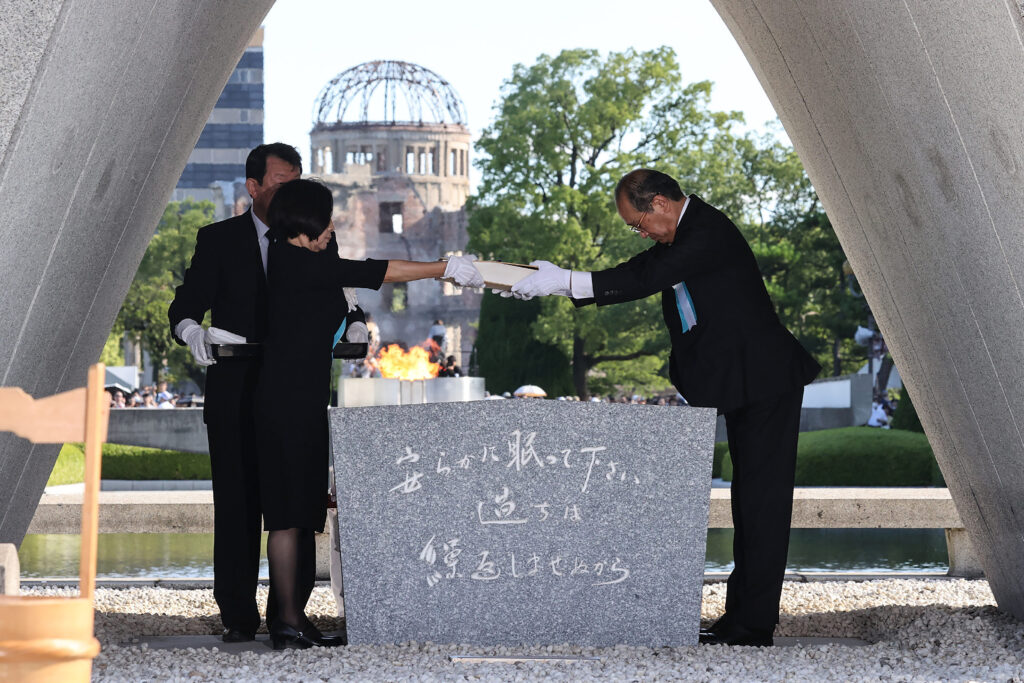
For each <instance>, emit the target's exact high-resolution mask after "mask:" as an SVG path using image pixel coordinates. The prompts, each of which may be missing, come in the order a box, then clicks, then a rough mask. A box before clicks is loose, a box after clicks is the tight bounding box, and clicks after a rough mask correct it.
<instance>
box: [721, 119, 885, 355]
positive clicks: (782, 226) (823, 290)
mask: <svg viewBox="0 0 1024 683" xmlns="http://www.w3.org/2000/svg"><path fill="white" fill-rule="evenodd" d="M740 149H741V152H740V153H741V157H742V159H743V169H744V170H743V174H742V175H743V177H745V178H746V179H747V181H748V182H749V186H748V188H747V192H746V193H745V195H746V196H747V197H748V204H747V206H746V210H745V212H744V213H743V214H742V218H741V220H739V221H738V223H739V225H740V228H741V229H742V230H743V232H744V233H745V236H746V237H747V239H748V241H749V242H750V245H751V248H752V249H753V251H754V255H755V256H756V258H757V262H758V266H759V267H760V269H761V274H762V275H763V276H764V280H765V286H766V288H767V289H768V294H769V295H770V296H771V297H772V301H773V302H774V303H775V307H776V311H777V312H778V314H779V319H780V320H781V321H782V323H783V324H784V325H785V326H786V327H788V328H789V329H790V330H791V331H792V332H793V334H794V335H795V336H796V337H797V339H799V340H800V342H801V343H802V344H803V345H804V347H805V348H807V350H808V351H809V352H810V353H811V354H812V355H813V356H815V358H816V359H817V360H818V362H820V363H821V365H822V367H824V368H825V372H826V373H830V374H832V375H841V374H844V373H849V372H855V371H856V370H857V369H858V368H859V367H860V365H862V364H863V361H864V353H863V350H862V349H860V348H859V347H857V346H856V344H855V343H854V341H853V333H854V331H855V330H856V328H857V325H858V323H860V324H863V323H864V321H865V319H866V313H865V308H864V302H863V299H860V298H857V297H855V296H854V295H853V294H852V293H851V292H850V290H849V288H848V286H847V281H846V276H845V274H844V272H843V266H844V263H845V262H846V256H845V254H844V253H843V249H842V246H841V245H840V244H839V240H838V238H837V237H836V234H835V231H834V230H833V229H832V224H831V223H830V222H829V219H828V216H827V215H825V210H824V209H823V208H822V206H821V203H820V201H819V200H818V196H817V194H816V193H815V191H814V188H813V187H812V186H811V182H810V179H808V177H807V174H806V173H805V172H804V168H803V165H802V164H801V163H800V159H799V158H798V157H797V155H796V152H795V151H793V149H792V148H791V147H788V146H786V145H782V144H780V143H779V142H778V141H776V140H775V139H774V137H773V136H772V135H770V134H769V135H767V136H764V137H763V138H761V140H759V141H758V143H755V142H754V141H752V140H750V139H745V140H743V141H741V144H740Z"/></svg>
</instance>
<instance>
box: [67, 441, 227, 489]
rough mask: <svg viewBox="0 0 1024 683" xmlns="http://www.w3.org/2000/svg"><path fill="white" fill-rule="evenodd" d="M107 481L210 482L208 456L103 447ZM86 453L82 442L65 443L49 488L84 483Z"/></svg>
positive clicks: (131, 447)
mask: <svg viewBox="0 0 1024 683" xmlns="http://www.w3.org/2000/svg"><path fill="white" fill-rule="evenodd" d="M102 470H103V473H102V475H101V477H102V478H103V479H181V480H193V479H209V478H210V477H211V474H210V456H209V455H207V454H206V453H184V452H182V451H164V450H160V449H159V448H143V447H142V446H122V445H119V444H112V443H105V444H103V464H102ZM84 476H85V452H84V446H83V444H80V443H68V444H64V447H63V448H62V449H61V451H60V455H58V456H57V463H56V464H55V465H54V467H53V472H52V473H51V474H50V480H49V481H48V482H47V486H54V485H57V484H72V483H77V482H80V481H83V479H84Z"/></svg>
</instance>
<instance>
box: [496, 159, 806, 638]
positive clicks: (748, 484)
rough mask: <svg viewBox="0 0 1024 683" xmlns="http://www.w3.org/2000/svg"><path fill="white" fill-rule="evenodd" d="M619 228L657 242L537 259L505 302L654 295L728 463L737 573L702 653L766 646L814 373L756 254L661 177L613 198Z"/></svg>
mask: <svg viewBox="0 0 1024 683" xmlns="http://www.w3.org/2000/svg"><path fill="white" fill-rule="evenodd" d="M615 202H616V205H617V207H618V211H619V215H620V216H621V217H622V219H623V220H624V221H626V224H627V226H628V227H629V228H630V229H632V230H633V231H635V232H638V233H640V235H642V236H643V237H649V238H650V239H652V240H654V241H655V242H657V244H655V245H654V246H652V247H651V248H650V249H648V250H647V251H645V252H642V253H640V254H638V255H637V256H634V257H633V258H631V259H629V260H628V261H626V262H624V263H621V264H619V265H617V266H615V267H614V268H609V269H607V270H602V271H598V272H594V273H585V272H579V271H575V272H573V271H569V270H565V269H562V268H559V267H558V266H555V265H554V264H551V263H548V262H546V261H535V262H534V263H533V265H536V266H538V267H539V270H538V272H537V273H535V274H534V275H531V276H530V277H528V278H525V279H524V280H521V281H520V282H519V283H517V284H516V285H515V286H514V287H513V288H512V295H513V296H517V297H519V298H530V297H533V296H538V295H547V294H561V295H564V296H571V297H572V298H573V299H574V303H575V304H576V305H577V306H581V305H586V304H589V303H592V302H595V301H596V303H597V305H598V306H602V305H606V304H615V303H620V302H624V301H633V300H635V299H641V298H643V297H646V296H650V295H651V294H654V293H655V292H661V301H662V311H663V314H664V318H665V324H666V325H667V326H668V330H669V336H670V338H671V341H672V355H671V359H670V362H669V368H670V371H669V374H670V377H671V380H672V383H673V384H674V385H675V386H676V389H678V390H679V393H680V394H682V395H683V397H685V399H686V401H687V402H688V403H689V404H690V405H694V406H709V407H714V408H718V411H719V413H720V414H723V415H725V421H726V426H727V427H728V431H729V452H730V456H731V458H732V463H733V481H732V516H733V526H734V528H735V535H734V540H733V558H734V562H735V568H734V569H733V571H732V574H730V576H729V583H728V592H727V596H726V601H725V614H724V615H723V616H722V617H721V618H720V619H719V620H718V621H717V622H715V624H714V625H713V626H711V627H710V628H709V629H708V630H706V631H702V632H701V636H700V640H701V642H702V643H720V644H726V645H771V644H772V642H773V641H772V636H773V632H774V630H775V625H776V624H777V623H778V620H779V601H780V597H781V594H782V582H783V577H784V576H785V572H786V553H787V551H788V548H789V525H790V520H791V516H792V509H793V477H794V472H795V468H796V447H797V434H798V432H799V426H800V404H801V402H802V400H803V387H804V385H806V384H807V383H809V382H810V381H811V380H813V379H814V377H815V376H816V375H817V374H818V372H819V371H820V370H821V366H820V365H818V363H817V362H816V361H815V360H814V359H813V358H811V356H810V355H809V354H808V353H807V352H806V351H805V350H804V348H803V347H802V346H800V343H799V342H798V341H797V340H796V339H795V338H794V337H793V335H792V334H790V333H789V331H788V330H787V329H786V328H785V327H783V326H782V324H781V323H780V322H779V319H778V316H777V315H776V314H775V308H774V306H773V305H772V302H771V299H770V298H769V297H768V292H767V291H766V290H765V286H764V281H763V280H762V278H761V273H760V271H759V270H758V267H757V262H756V261H755V259H754V254H753V252H752V251H751V250H750V247H749V246H748V245H747V243H746V240H744V239H743V236H742V235H741V234H740V231H739V230H738V229H737V228H736V226H735V225H734V224H733V222H732V221H731V220H729V218H728V217H726V216H725V214H723V213H722V212H720V211H718V210H717V209H715V208H714V207H712V206H710V205H708V204H707V203H705V202H704V201H703V200H701V198H700V197H698V196H696V195H690V196H689V197H687V196H686V195H684V194H683V192H682V191H681V190H680V188H679V184H678V183H677V182H676V181H675V180H674V179H673V178H672V177H670V176H668V175H665V174H664V173H660V172H658V171H652V170H649V169H638V170H635V171H632V172H630V173H628V174H627V175H626V176H624V177H623V178H622V179H621V180H620V181H619V184H618V185H617V186H616V188H615Z"/></svg>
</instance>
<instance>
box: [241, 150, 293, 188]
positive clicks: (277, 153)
mask: <svg viewBox="0 0 1024 683" xmlns="http://www.w3.org/2000/svg"><path fill="white" fill-rule="evenodd" d="M267 157H277V158H278V159H280V160H281V161H283V162H285V163H287V164H291V165H292V166H294V167H295V168H297V169H298V171H299V173H300V174H301V173H302V157H301V156H300V155H299V150H297V149H295V148H294V147H292V146H291V145H286V144H285V143H283V142H271V143H269V144H266V145H259V146H257V147H254V148H253V150H252V151H251V152H249V156H248V157H247V158H246V160H245V177H246V178H252V179H253V180H255V181H256V182H257V183H259V184H260V185H262V184H263V176H265V175H267Z"/></svg>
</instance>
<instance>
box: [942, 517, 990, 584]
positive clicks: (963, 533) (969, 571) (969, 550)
mask: <svg viewBox="0 0 1024 683" xmlns="http://www.w3.org/2000/svg"><path fill="white" fill-rule="evenodd" d="M946 552H947V553H949V571H948V572H946V574H948V575H949V576H958V577H961V578H965V579H980V578H982V577H983V576H985V571H984V570H983V569H982V568H981V562H979V561H978V554H977V553H976V552H974V544H973V543H971V537H970V535H969V534H968V533H967V529H946Z"/></svg>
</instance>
